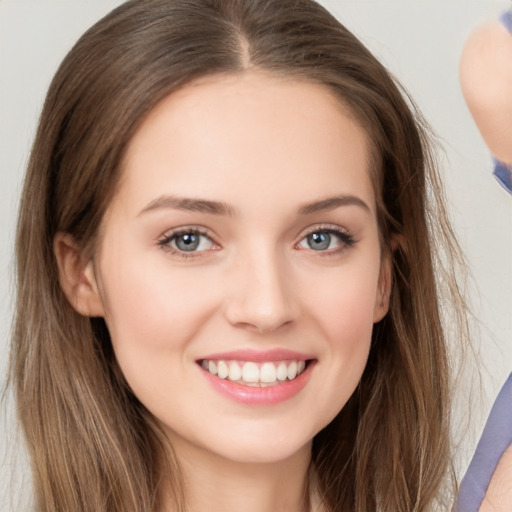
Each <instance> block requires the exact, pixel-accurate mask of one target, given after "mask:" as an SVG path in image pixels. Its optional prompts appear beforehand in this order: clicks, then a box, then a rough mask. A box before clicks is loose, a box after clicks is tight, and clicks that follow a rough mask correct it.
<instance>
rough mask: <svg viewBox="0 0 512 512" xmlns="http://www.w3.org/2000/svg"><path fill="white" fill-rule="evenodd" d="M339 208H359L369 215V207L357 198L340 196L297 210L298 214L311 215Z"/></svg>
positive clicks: (309, 204)
mask: <svg viewBox="0 0 512 512" xmlns="http://www.w3.org/2000/svg"><path fill="white" fill-rule="evenodd" d="M340 206H359V207H360V208H362V209H363V210H365V211H366V212H368V213H371V209H370V207H369V206H368V205H367V204H366V203H365V202H364V201H363V200H362V199H360V198H359V197H356V196H346V195H342V196H335V197H328V198H326V199H322V200H321V201H315V202H313V203H308V204H306V205H304V206H302V207H301V208H300V209H299V214H300V215H311V214H312V213H318V212H325V211H329V210H334V209H336V208H339V207H340Z"/></svg>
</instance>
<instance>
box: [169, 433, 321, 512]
mask: <svg viewBox="0 0 512 512" xmlns="http://www.w3.org/2000/svg"><path fill="white" fill-rule="evenodd" d="M173 448H174V452H175V454H176V457H177V459H178V461H179V466H180V470H181V477H182V482H183V486H184V496H185V502H186V510H187V511H190V512H210V511H211V510H222V511H223V512H240V511H241V510H243V511H244V512H275V511H276V510H279V511H282V512H306V511H308V510H310V504H309V496H308V493H309V464H310V460H311V446H310V445H309V444H308V445H307V446H304V447H303V448H302V449H301V450H299V451H298V452H296V453H294V454H293V455H291V456H290V457H289V458H287V459H285V460H280V461H277V462H257V463H251V462H238V461H232V460H227V459H224V458H222V457H221V456H219V455H216V454H213V453H211V452H206V451H202V450H198V449H197V448H195V447H192V448H191V447H190V446H188V447H185V449H183V448H184V447H182V446H181V447H177V446H174V443H173ZM171 503H172V501H171V500H169V499H166V498H165V497H164V499H163V504H164V507H162V509H161V512H164V511H165V512H170V511H171V510H173V506H172V504H171Z"/></svg>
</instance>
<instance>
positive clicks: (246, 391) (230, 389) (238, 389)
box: [201, 361, 314, 405]
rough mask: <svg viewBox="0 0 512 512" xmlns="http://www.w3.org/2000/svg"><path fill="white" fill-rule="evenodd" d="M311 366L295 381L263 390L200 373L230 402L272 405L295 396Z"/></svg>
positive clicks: (304, 382)
mask: <svg viewBox="0 0 512 512" xmlns="http://www.w3.org/2000/svg"><path fill="white" fill-rule="evenodd" d="M313 366H314V362H313V361H311V362H310V363H309V364H308V365H307V367H306V369H305V370H304V371H303V372H302V373H301V374H300V375H299V376H298V377H295V379H293V380H289V381H286V382H283V383H281V384H276V385H274V386H268V387H264V388H260V387H253V386H244V385H243V384H237V383H236V382H231V381H230V380H227V379H219V378H218V377H215V376H214V375H212V374H211V373H209V372H207V371H206V370H204V369H202V368H201V371H202V372H203V375H204V376H205V378H206V380H207V381H208V382H209V384H210V385H211V386H212V387H213V388H214V389H215V390H216V391H218V392H219V393H221V394H223V395H225V396H227V397H228V398H231V399H232V400H235V401H237V402H240V403H243V404H246V405H274V404H279V403H281V402H284V401H285V400H288V399H290V398H292V397H294V396H295V395H297V394H298V393H299V392H300V391H301V390H302V389H303V388H304V386H305V385H306V384H307V382H308V380H309V377H310V375H311V372H312V370H313Z"/></svg>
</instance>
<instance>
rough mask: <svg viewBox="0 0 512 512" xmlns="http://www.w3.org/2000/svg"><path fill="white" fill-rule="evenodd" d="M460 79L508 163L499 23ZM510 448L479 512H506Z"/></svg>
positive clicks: (507, 47)
mask: <svg viewBox="0 0 512 512" xmlns="http://www.w3.org/2000/svg"><path fill="white" fill-rule="evenodd" d="M460 79H461V85H462V90H463V93H464V97H465V99H466V102H467V104H468V107H469V109H470V111H471V114H472V116H473V118H474V120H475V122H476V124H477V126H478V129H479V130H480V133H481V134H482V137H483V139H484V140H485V142H486V144H487V146H488V147H489V149H490V150H491V152H492V153H493V154H494V155H495V156H496V157H497V158H498V159H499V160H501V161H502V162H505V163H508V164H511V163H512V122H511V120H512V94H511V91H512V37H511V36H510V33H509V32H508V31H507V30H506V29H505V27H504V26H503V24H502V23H499V22H492V23H488V24H485V25H483V26H481V27H479V28H478V29H477V30H475V32H473V34H471V36H470V38H469V39H468V41H467V43H466V45H465V47H464V51H463V53H462V57H461V63H460ZM511 503H512V447H509V448H508V450H507V451H506V452H505V453H504V454H503V456H502V457H501V459H500V461H499V463H498V466H497V467H496V470H495V471H494V474H493V476H492V479H491V481H490V483H489V487H488V488H487V492H486V495H485V497H484V500H483V502H482V504H481V505H480V508H479V511H480V512H510V510H511V505H510V504H511Z"/></svg>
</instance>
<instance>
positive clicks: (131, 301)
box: [103, 253, 215, 362]
mask: <svg viewBox="0 0 512 512" xmlns="http://www.w3.org/2000/svg"><path fill="white" fill-rule="evenodd" d="M103 268H104V269H105V270H104V272H105V275H108V283H105V287H104V298H105V301H106V311H107V315H106V317H107V318H106V321H107V325H108V328H109V332H110V335H111V338H112V343H113V345H114V349H115V351H116V355H117V357H118V359H119V360H120V362H122V360H123V359H124V358H129V357H141V358H146V357H147V358H149V357H152V356H158V354H159V353H161V354H162V355H163V353H164V352H172V351H173V350H175V349H178V348H180V349H182V348H183V347H184V346H186V345H187V343H188V341H189V340H191V339H192V338H193V337H194V335H195V334H196V332H197V330H198V329H200V328H201V325H203V324H204V319H205V318H207V317H208V316H209V315H210V313H211V311H212V310H214V308H215V297H214V296H213V294H212V293H211V292H210V290H211V287H208V286H205V285H204V280H203V279H202V278H201V276H200V275H197V274H198V273H195V274H194V273H193V272H192V273H187V272H172V271H171V270H170V266H169V265H166V261H165V258H162V261H158V262H157V263H155V258H153V259H152V261H146V260H145V258H144V256H141V257H140V258H137V255H136V253H131V257H130V258H122V257H118V258H110V259H109V260H108V261H107V260H106V261H104V262H103ZM107 273H108V274H107Z"/></svg>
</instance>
